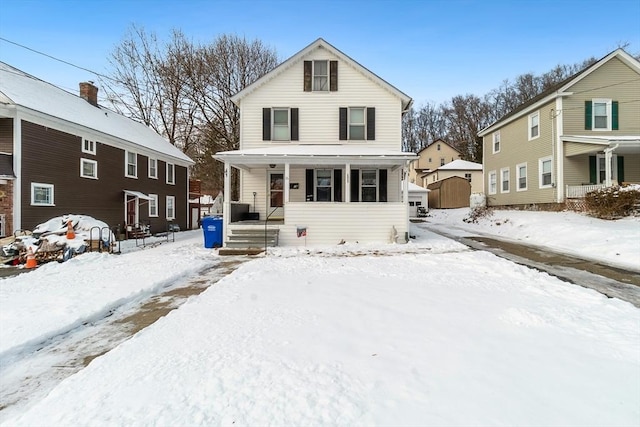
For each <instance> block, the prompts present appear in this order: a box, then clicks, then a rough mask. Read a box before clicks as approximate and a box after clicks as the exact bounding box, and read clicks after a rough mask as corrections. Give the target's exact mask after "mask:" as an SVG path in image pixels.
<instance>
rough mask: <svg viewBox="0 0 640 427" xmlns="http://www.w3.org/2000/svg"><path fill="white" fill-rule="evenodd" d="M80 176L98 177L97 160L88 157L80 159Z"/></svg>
mask: <svg viewBox="0 0 640 427" xmlns="http://www.w3.org/2000/svg"><path fill="white" fill-rule="evenodd" d="M80 176H81V177H82V178H92V179H98V162H96V161H95V160H89V159H80Z"/></svg>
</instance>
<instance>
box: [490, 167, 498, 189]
mask: <svg viewBox="0 0 640 427" xmlns="http://www.w3.org/2000/svg"><path fill="white" fill-rule="evenodd" d="M496 192H497V177H496V171H491V172H489V194H496Z"/></svg>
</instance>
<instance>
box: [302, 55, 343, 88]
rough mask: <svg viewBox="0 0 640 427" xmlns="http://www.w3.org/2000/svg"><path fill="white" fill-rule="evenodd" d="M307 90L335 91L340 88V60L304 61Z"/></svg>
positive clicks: (305, 86) (304, 77)
mask: <svg viewBox="0 0 640 427" xmlns="http://www.w3.org/2000/svg"><path fill="white" fill-rule="evenodd" d="M303 80H304V91H305V92H312V91H313V92H329V91H330V92H335V91H337V90H338V61H329V60H326V59H325V60H315V61H304V75H303Z"/></svg>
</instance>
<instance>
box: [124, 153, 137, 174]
mask: <svg viewBox="0 0 640 427" xmlns="http://www.w3.org/2000/svg"><path fill="white" fill-rule="evenodd" d="M124 155H125V162H126V165H125V168H126V169H125V176H127V177H129V178H137V177H138V155H137V154H136V153H133V152H131V151H125V154H124Z"/></svg>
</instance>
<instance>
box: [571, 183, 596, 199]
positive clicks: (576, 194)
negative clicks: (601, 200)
mask: <svg viewBox="0 0 640 427" xmlns="http://www.w3.org/2000/svg"><path fill="white" fill-rule="evenodd" d="M601 188H604V185H603V184H588V185H567V192H566V194H567V199H584V196H586V194H587V193H590V192H592V191H595V190H600V189H601Z"/></svg>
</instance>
